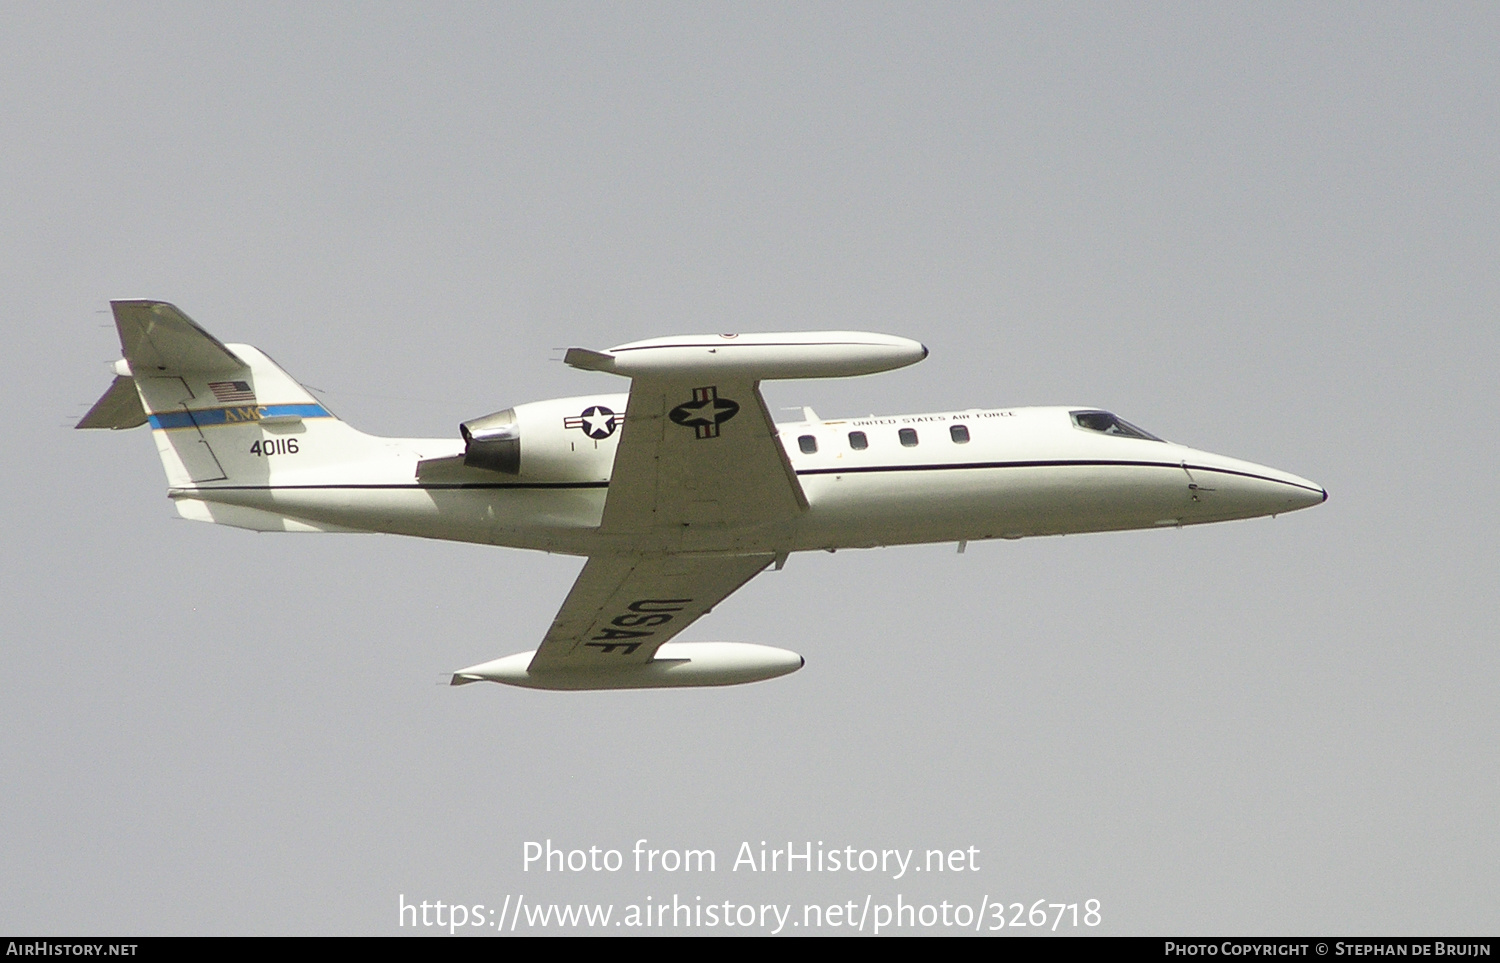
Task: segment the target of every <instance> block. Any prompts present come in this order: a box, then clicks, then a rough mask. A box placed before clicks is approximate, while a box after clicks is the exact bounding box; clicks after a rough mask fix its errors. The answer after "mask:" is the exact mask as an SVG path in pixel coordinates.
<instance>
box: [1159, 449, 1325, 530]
mask: <svg viewBox="0 0 1500 963" xmlns="http://www.w3.org/2000/svg"><path fill="white" fill-rule="evenodd" d="M1193 455H1195V456H1197V459H1198V462H1197V465H1196V466H1195V465H1194V463H1193V460H1192V459H1189V460H1188V461H1186V462H1184V467H1186V468H1187V469H1188V474H1189V475H1192V476H1194V480H1195V483H1197V484H1198V485H1199V486H1200V487H1199V488H1198V489H1196V491H1197V493H1198V495H1199V497H1198V498H1197V499H1195V501H1197V502H1198V503H1199V504H1200V505H1201V508H1202V509H1203V510H1206V511H1209V512H1214V511H1216V510H1228V511H1229V512H1232V513H1233V515H1234V516H1235V517H1240V518H1251V517H1254V516H1257V515H1280V514H1282V513H1283V512H1294V511H1297V510H1298V509H1300V508H1311V507H1312V506H1313V505H1321V504H1322V503H1323V502H1326V501H1327V500H1328V490H1327V489H1326V488H1324V487H1323V486H1322V485H1319V484H1318V483H1316V482H1312V481H1309V480H1307V479H1306V478H1302V477H1300V476H1298V475H1293V474H1292V473H1291V472H1284V471H1278V470H1277V469H1275V468H1268V467H1266V466H1265V465H1256V464H1253V463H1251V462H1247V461H1240V460H1239V459H1236V458H1226V457H1224V456H1223V455H1211V454H1209V453H1207V452H1193ZM1195 468H1200V469H1201V471H1199V472H1195V471H1194V469H1195ZM1198 474H1202V475H1203V476H1204V477H1203V478H1202V479H1201V480H1199V479H1198V478H1197V477H1196V476H1197V475H1198Z"/></svg>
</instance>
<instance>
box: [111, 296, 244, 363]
mask: <svg viewBox="0 0 1500 963" xmlns="http://www.w3.org/2000/svg"><path fill="white" fill-rule="evenodd" d="M109 306H110V308H112V309H113V310H114V314H115V327H116V328H118V329H119V331H120V347H121V348H123V349H124V351H125V357H126V359H127V360H128V361H129V362H130V370H131V371H132V372H134V373H135V375H136V377H145V376H147V375H151V374H154V373H156V372H166V373H168V374H183V373H187V372H191V373H194V374H231V373H234V372H238V371H243V370H244V369H245V368H246V367H248V366H247V365H246V364H245V362H244V361H242V360H240V358H239V357H238V356H237V355H236V354H235V353H234V352H233V351H230V350H229V349H228V348H226V347H224V345H223V344H222V343H220V341H219V339H218V338H215V337H214V336H213V335H211V334H209V333H208V332H207V331H205V330H203V329H202V328H200V327H198V325H197V323H196V322H194V321H193V319H192V318H190V317H188V316H187V315H185V314H183V313H182V312H181V311H179V310H178V309H177V308H176V306H174V305H171V304H168V303H166V302H165V301H111V302H109Z"/></svg>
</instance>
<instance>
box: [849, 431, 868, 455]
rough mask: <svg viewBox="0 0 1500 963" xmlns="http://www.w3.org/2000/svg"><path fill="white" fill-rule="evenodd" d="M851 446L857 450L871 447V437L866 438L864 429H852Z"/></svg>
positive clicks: (850, 435)
mask: <svg viewBox="0 0 1500 963" xmlns="http://www.w3.org/2000/svg"><path fill="white" fill-rule="evenodd" d="M849 447H850V448H853V449H854V450H855V451H864V450H865V449H866V448H868V447H870V439H868V438H866V437H865V433H864V432H862V431H851V432H849Z"/></svg>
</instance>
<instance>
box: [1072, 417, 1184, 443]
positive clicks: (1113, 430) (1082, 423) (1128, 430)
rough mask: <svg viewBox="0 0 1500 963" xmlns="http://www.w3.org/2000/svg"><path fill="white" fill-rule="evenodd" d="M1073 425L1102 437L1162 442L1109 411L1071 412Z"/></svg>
mask: <svg viewBox="0 0 1500 963" xmlns="http://www.w3.org/2000/svg"><path fill="white" fill-rule="evenodd" d="M1068 414H1069V415H1071V416H1072V417H1073V424H1075V425H1077V426H1078V427H1080V428H1083V429H1085V430H1087V431H1097V432H1099V433H1100V434H1102V435H1116V436H1118V437H1121V438H1142V439H1145V440H1146V441H1161V439H1160V438H1158V437H1156V436H1155V435H1153V434H1151V433H1150V432H1149V431H1143V430H1141V429H1140V428H1137V427H1136V426H1135V425H1132V424H1131V423H1130V422H1128V421H1126V420H1125V419H1123V418H1120V417H1118V416H1116V415H1112V414H1110V413H1109V412H1107V411H1070V412H1068Z"/></svg>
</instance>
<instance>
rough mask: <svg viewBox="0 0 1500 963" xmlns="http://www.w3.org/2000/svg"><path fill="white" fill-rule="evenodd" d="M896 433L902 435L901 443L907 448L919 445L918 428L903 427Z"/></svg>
mask: <svg viewBox="0 0 1500 963" xmlns="http://www.w3.org/2000/svg"><path fill="white" fill-rule="evenodd" d="M896 434H897V435H899V436H900V438H901V444H903V445H905V446H906V447H907V448H915V447H917V429H915V428H902V429H901V430H900V431H898V432H897V433H896Z"/></svg>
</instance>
